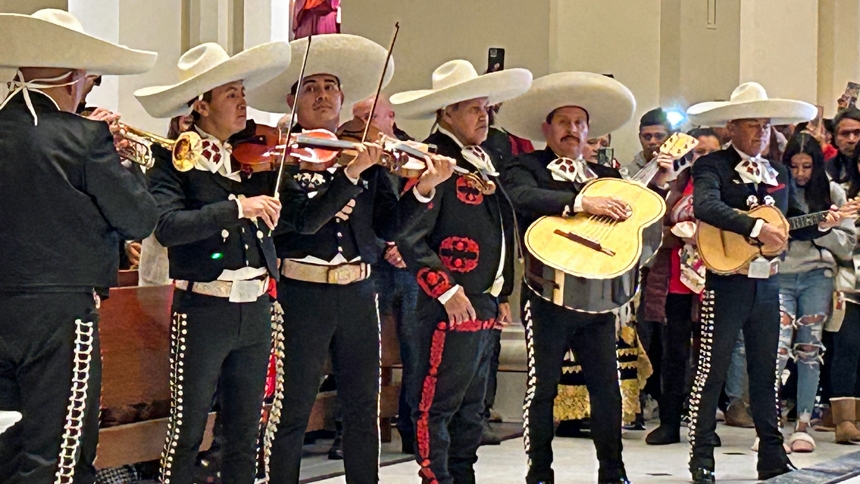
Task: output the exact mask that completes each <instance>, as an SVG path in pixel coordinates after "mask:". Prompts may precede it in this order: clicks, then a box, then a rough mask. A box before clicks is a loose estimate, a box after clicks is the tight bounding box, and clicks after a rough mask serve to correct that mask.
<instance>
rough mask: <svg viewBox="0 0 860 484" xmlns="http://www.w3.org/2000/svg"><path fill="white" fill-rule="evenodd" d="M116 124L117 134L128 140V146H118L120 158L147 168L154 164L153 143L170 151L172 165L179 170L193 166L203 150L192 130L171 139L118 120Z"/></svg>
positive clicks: (184, 170) (197, 136)
mask: <svg viewBox="0 0 860 484" xmlns="http://www.w3.org/2000/svg"><path fill="white" fill-rule="evenodd" d="M117 126H118V127H119V130H120V131H119V135H120V136H121V137H122V138H124V139H125V140H127V141H128V146H125V147H120V148H118V151H119V156H120V158H122V159H124V160H128V161H130V162H132V163H135V164H137V165H140V166H142V167H144V168H147V169H149V168H152V167H153V165H155V157H153V156H152V145H153V144H157V145H159V146H161V147H162V148H164V149H166V150H168V151H170V152H171V154H172V161H173V167H174V168H176V170H177V171H181V172H186V171H189V170H191V169H192V168H194V162H195V161H197V159H199V158H200V156H201V153H202V152H203V148H202V140H201V139H200V135H199V134H197V133H195V132H193V131H186V132H184V133H182V134H180V135H179V138H177V139H176V140H172V139H168V138H165V137H163V136H158V135H156V134H152V133H150V132H147V131H144V130H142V129H138V128H134V127H131V126H129V125H127V124H125V123H119V122H118V123H117Z"/></svg>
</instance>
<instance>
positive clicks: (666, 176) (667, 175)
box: [653, 153, 675, 187]
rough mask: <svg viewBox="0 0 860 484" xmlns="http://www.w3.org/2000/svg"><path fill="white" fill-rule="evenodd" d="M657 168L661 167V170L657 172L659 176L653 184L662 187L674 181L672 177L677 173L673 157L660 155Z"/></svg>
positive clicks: (664, 154)
mask: <svg viewBox="0 0 860 484" xmlns="http://www.w3.org/2000/svg"><path fill="white" fill-rule="evenodd" d="M657 166H659V167H660V169H659V170H658V171H657V174H656V175H654V179H653V182H654V184H655V185H657V186H658V187H662V186H664V185H666V183H668V182H670V181H672V175H673V174H674V173H673V172H674V171H675V160H674V159H673V158H672V155H668V154H666V153H658V154H657Z"/></svg>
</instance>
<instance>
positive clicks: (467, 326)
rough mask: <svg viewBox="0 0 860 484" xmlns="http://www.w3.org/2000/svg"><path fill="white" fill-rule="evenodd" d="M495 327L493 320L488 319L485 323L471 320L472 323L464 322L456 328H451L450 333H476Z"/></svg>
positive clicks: (494, 320)
mask: <svg viewBox="0 0 860 484" xmlns="http://www.w3.org/2000/svg"><path fill="white" fill-rule="evenodd" d="M495 325H496V319H495V318H490V319H488V320H486V321H481V320H480V319H473V320H472V321H465V322H462V323H460V324H458V325H456V326H453V327H452V328H451V331H453V332H455V333H477V332H478V331H483V330H487V329H493V327H494V326H495Z"/></svg>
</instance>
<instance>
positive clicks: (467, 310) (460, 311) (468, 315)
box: [445, 287, 478, 327]
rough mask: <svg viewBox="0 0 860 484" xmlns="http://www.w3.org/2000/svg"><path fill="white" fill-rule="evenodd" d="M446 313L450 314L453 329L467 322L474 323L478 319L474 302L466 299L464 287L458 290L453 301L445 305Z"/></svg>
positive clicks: (449, 318) (449, 300)
mask: <svg viewBox="0 0 860 484" xmlns="http://www.w3.org/2000/svg"><path fill="white" fill-rule="evenodd" d="M445 311H447V312H448V321H450V323H451V326H452V327H455V326H458V325H460V324H463V323H465V322H467V321H474V320H475V319H477V317H478V316H477V313H475V308H474V307H472V302H471V301H469V298H468V297H466V292H465V291H463V288H462V287H460V288H458V289H457V291H456V292H455V293H454V295H453V296H451V299H448V302H446V303H445Z"/></svg>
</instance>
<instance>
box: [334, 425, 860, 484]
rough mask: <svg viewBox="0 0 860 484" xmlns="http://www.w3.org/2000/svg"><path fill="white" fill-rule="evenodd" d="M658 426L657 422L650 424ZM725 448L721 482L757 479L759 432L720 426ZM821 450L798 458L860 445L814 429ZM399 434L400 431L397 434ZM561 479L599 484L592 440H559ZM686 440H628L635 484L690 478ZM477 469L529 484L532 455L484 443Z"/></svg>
mask: <svg viewBox="0 0 860 484" xmlns="http://www.w3.org/2000/svg"><path fill="white" fill-rule="evenodd" d="M649 427H652V426H649ZM717 432H718V433H719V435H720V437H721V438H722V441H723V447H721V448H718V449H717V479H718V482H719V483H721V484H740V483H747V482H756V481H755V477H756V473H755V453H754V452H752V451H751V450H750V445H752V441H753V438H754V437H755V432H754V431H753V430H751V429H737V428H732V427H726V426H724V425H720V426H719V427H718V429H717ZM812 435H813V437H814V438H815V439H816V441H817V442H818V449H817V450H816V451H815V452H813V453H811V454H804V455H801V454H795V455H792V456H791V460H792V462H794V464H795V465H796V466H798V467H801V468H802V467H808V466H812V465H815V464H818V463H821V462H824V461H828V460H830V459H834V458H836V457H839V456H842V455H845V454H848V453H852V452H857V451H860V446H842V445H836V444H834V443H833V433H820V432H813V434H812ZM395 437H396V432H395ZM553 447H554V449H555V466H554V467H555V472H556V482H557V483H559V484H578V483H593V482H595V480H596V476H597V470H596V461H595V457H594V447H593V446H592V444H591V441H590V440H585V439H556V440H555V442H554V445H553ZM688 452H689V446H688V445H687V444H686V443H682V444H675V445H669V446H663V447H652V446H648V445H645V441H644V437H643V438H640V439H631V438H628V439H625V441H624V461H625V464H626V466H627V470H628V473H629V477H630V479H631V481H632V482H633V483H634V484H651V483H680V482H689V473H688V472H687V458H688ZM479 457H480V459H479V461H478V464H477V467H476V472H477V477H478V482H479V483H488V484H489V483H492V484H522V483H524V482H525V479H524V476H525V473H526V458H525V454H524V453H523V447H522V440H521V439H514V440H509V441H506V442H504V443H503V444H502V445H501V446H497V447H482V448H481V449H480V452H479ZM417 470H418V466H417V464H415V463H414V462H407V463H403V464H396V465H392V466H387V467H383V468H382V470H381V471H380V474H381V482H382V484H420V482H421V480H420V479H419V478H418V476H417V474H416V473H417ZM319 482H321V483H325V484H343V483H345V482H346V481H345V480H344V478H343V477H337V478H333V479H327V480H324V481H319ZM858 482H860V480H858Z"/></svg>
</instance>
